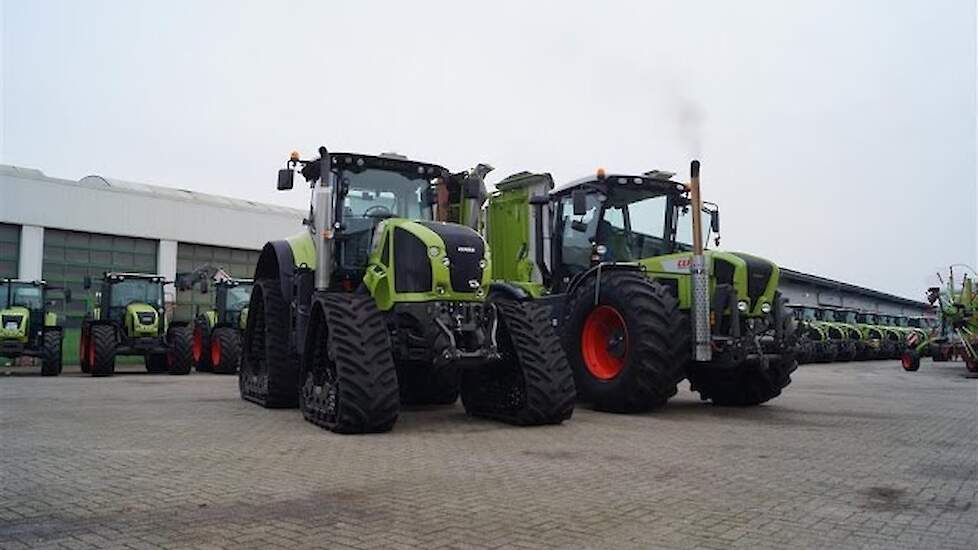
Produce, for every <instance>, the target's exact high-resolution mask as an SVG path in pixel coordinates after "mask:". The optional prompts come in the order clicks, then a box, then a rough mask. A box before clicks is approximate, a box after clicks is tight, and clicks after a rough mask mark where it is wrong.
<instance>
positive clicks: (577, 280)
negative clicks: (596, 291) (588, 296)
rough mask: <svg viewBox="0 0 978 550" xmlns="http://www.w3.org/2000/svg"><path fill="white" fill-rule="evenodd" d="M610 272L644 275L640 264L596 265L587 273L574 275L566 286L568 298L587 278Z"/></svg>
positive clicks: (643, 269)
mask: <svg viewBox="0 0 978 550" xmlns="http://www.w3.org/2000/svg"><path fill="white" fill-rule="evenodd" d="M612 271H614V272H621V271H633V272H638V273H645V268H644V267H643V266H642V265H641V264H637V263H634V264H632V263H628V264H626V263H605V264H598V265H596V266H594V267H592V268H590V269H588V270H587V271H584V272H582V273H578V274H577V275H575V276H574V278H573V279H571V282H570V285H568V286H567V291H566V292H567V295H568V296H571V295H573V294H574V291H576V290H577V287H579V286H581V285H582V284H583V283H584V281H586V280H588V279H589V278H591V277H597V276H598V274H599V273H601V274H602V275H603V274H605V273H610V272H612Z"/></svg>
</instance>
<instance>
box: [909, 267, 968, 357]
mask: <svg viewBox="0 0 978 550" xmlns="http://www.w3.org/2000/svg"><path fill="white" fill-rule="evenodd" d="M938 279H940V280H941V283H942V284H943V285H944V287H943V288H941V287H931V288H929V289H927V301H928V302H930V303H931V304H932V305H936V306H937V311H938V314H939V319H940V321H939V328H935V329H934V330H933V331H932V332H931V333H930V334H928V335H927V337H926V338H923V339H919V340H918V339H917V338H915V337H914V336H913V335H911V336H910V337H909V338H908V341H907V344H908V345H907V349H906V350H905V351H904V352H903V355H902V357H901V363H902V365H903V368H904V370H907V371H916V370H917V369H919V368H920V358H921V356H923V355H925V354H927V352H928V351H929V352H930V355H931V357H932V359H933V360H934V361H949V360H951V359H954V358H955V357H960V358H961V360H962V361H964V364H965V366H966V367H967V369H968V370H969V371H971V372H978V295H976V293H975V289H974V283H973V279H971V278H969V277H968V275H967V274H965V275H964V277H963V278H962V281H961V285H960V286H957V285H956V284H955V282H954V268H953V266H952V267H951V268H950V269H949V276H948V279H947V282H946V283H945V282H944V280H943V278H942V277H941V276H940V274H938Z"/></svg>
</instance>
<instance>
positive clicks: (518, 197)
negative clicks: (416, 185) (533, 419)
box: [486, 161, 797, 413]
mask: <svg viewBox="0 0 978 550" xmlns="http://www.w3.org/2000/svg"><path fill="white" fill-rule="evenodd" d="M673 175H674V174H672V173H669V172H662V171H655V170H653V171H650V172H646V173H643V174H606V173H605V172H604V171H603V170H598V171H597V173H596V174H594V175H591V176H587V177H584V178H581V179H578V180H575V181H572V182H570V183H568V184H566V185H562V186H560V187H556V188H555V186H554V182H553V179H552V177H551V176H550V175H549V174H532V173H526V172H524V173H520V174H515V175H513V176H510V177H508V178H506V179H504V180H503V181H502V182H500V183H498V184H497V191H496V192H495V193H494V194H493V195H492V196H491V198H490V199H489V204H488V210H487V212H488V217H487V220H486V235H487V239H488V241H489V245H490V247H491V248H492V250H493V277H494V278H496V279H500V280H505V281H509V282H510V284H509V285H508V288H510V289H511V290H512V296H511V299H512V300H514V301H519V300H528V301H531V302H534V303H540V304H544V305H546V306H547V307H549V315H548V316H549V318H550V320H551V322H552V323H553V324H554V325H555V326H556V327H557V329H558V331H559V333H560V334H561V337H562V341H563V346H564V351H565V353H566V354H567V357H568V359H569V361H570V364H571V366H572V368H573V371H574V378H575V384H576V386H577V393H578V397H579V399H581V400H582V401H585V402H587V403H590V405H591V406H592V407H594V408H595V409H598V410H604V411H611V412H622V413H630V412H640V411H646V410H649V409H651V408H654V407H658V406H661V405H663V404H664V403H665V402H666V400H668V399H669V398H670V397H672V396H673V395H675V394H676V391H677V386H678V384H679V382H680V381H682V380H683V379H685V378H688V379H689V381H690V386H691V388H692V389H693V390H694V391H697V392H699V394H700V397H701V398H702V399H704V400H709V401H711V402H712V403H714V404H716V405H741V406H743V405H757V404H759V403H763V402H766V401H768V400H770V399H772V398H774V397H777V396H778V395H780V394H781V391H782V390H783V389H784V388H785V386H787V385H788V384H789V383H790V381H791V378H790V375H791V373H792V371H794V369H795V368H796V366H797V363H796V361H795V358H794V345H795V337H796V331H797V328H796V326H795V323H794V321H793V319H792V318H791V316H790V314H789V313H788V312H787V309H786V308H785V300H784V299H783V298H782V297H781V294H780V293H779V291H778V279H779V269H778V266H777V265H776V264H774V263H773V262H770V261H767V260H764V259H761V258H758V257H756V256H752V255H749V254H743V253H735V252H724V251H718V250H704V242H707V241H709V237H710V234H711V233H717V234H718V232H719V211H718V209H717V208H716V205H713V204H710V203H703V202H702V201H701V199H700V196H699V163H698V162H696V161H694V162H693V163H692V165H691V178H690V182H689V184H688V185H687V184H684V183H681V182H678V181H675V180H673V179H672V176H673ZM704 215H707V216H709V217H710V223H709V224H703V223H702V217H703V216H704ZM716 240H717V244H719V237H718V236H717V239H716Z"/></svg>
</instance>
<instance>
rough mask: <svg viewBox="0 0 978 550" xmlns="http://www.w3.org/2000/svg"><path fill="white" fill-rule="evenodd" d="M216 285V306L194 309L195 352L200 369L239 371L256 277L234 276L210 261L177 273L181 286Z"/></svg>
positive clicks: (207, 289)
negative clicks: (242, 344) (243, 338)
mask: <svg viewBox="0 0 978 550" xmlns="http://www.w3.org/2000/svg"><path fill="white" fill-rule="evenodd" d="M212 285H213V288H214V306H213V307H208V308H206V309H201V308H200V307H199V306H198V307H196V308H195V311H194V322H193V346H192V348H191V349H192V355H193V361H194V366H195V368H196V369H197V371H198V372H214V373H217V374H235V373H237V372H238V367H239V366H240V364H241V342H242V335H243V334H244V329H245V324H246V323H247V320H248V303H249V301H250V300H251V288H252V286H253V285H254V281H252V280H251V279H242V278H237V277H231V276H230V275H228V273H227V272H226V271H224V270H223V269H222V268H220V267H217V266H212V265H210V264H207V265H203V266H200V267H197V268H195V269H194V270H193V271H192V272H189V273H183V274H178V275H177V289H178V290H181V291H186V290H192V289H193V288H194V287H197V288H199V289H200V292H201V294H208V293H209V292H210V289H211V286H212Z"/></svg>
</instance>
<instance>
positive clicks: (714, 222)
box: [710, 210, 720, 234]
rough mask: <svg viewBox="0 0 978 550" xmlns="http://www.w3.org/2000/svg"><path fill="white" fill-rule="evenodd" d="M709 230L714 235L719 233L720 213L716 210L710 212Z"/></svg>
mask: <svg viewBox="0 0 978 550" xmlns="http://www.w3.org/2000/svg"><path fill="white" fill-rule="evenodd" d="M710 230H711V231H713V232H714V233H716V234H719V233H720V212H719V211H718V210H711V211H710Z"/></svg>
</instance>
